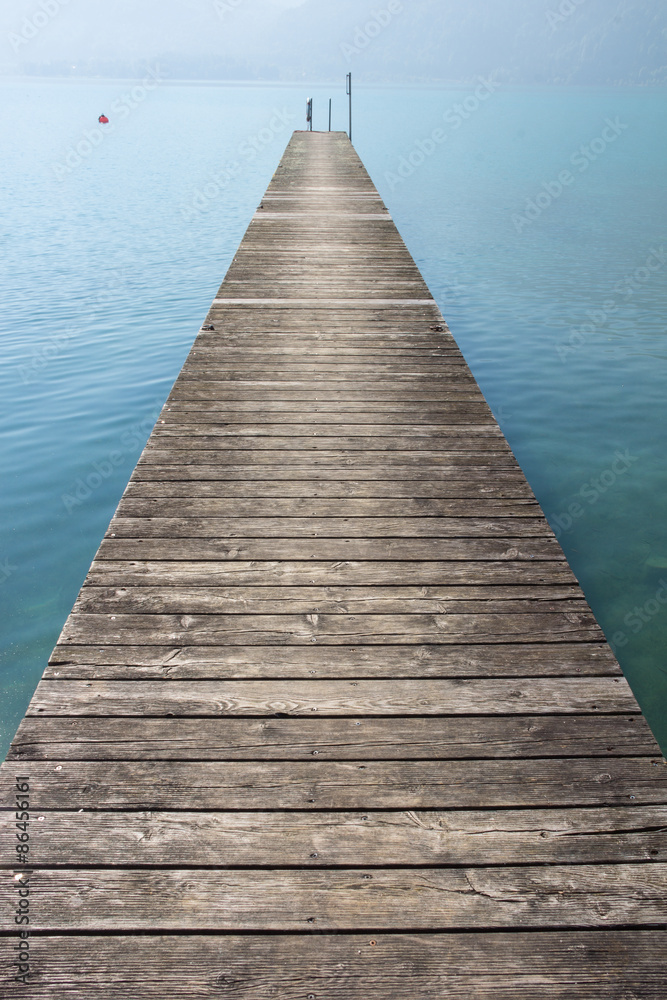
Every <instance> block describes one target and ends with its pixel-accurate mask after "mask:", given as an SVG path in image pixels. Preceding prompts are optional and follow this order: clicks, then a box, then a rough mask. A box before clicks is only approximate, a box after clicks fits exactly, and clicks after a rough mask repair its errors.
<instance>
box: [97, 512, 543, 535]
mask: <svg viewBox="0 0 667 1000" xmlns="http://www.w3.org/2000/svg"><path fill="white" fill-rule="evenodd" d="M109 530H110V533H111V535H113V537H115V538H141V537H150V538H165V539H171V538H299V539H303V538H350V537H352V538H363V539H371V538H438V539H440V538H457V539H460V538H498V537H500V538H506V537H507V536H508V535H511V536H513V537H515V538H551V537H553V535H552V531H551V528H550V527H549V525H548V524H547V522H546V521H545V520H544V518H537V517H534V518H508V517H498V518H492V517H488V518H481V517H406V518H402V517H228V518H224V517H180V518H179V517H160V516H158V515H153V516H148V517H124V516H122V515H118V514H116V515H115V517H114V518H113V520H112V521H111V524H110V526H109Z"/></svg>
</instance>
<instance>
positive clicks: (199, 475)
mask: <svg viewBox="0 0 667 1000" xmlns="http://www.w3.org/2000/svg"><path fill="white" fill-rule="evenodd" d="M132 478H133V481H134V482H142V481H144V482H146V481H151V480H158V481H159V480H163V481H168V482H171V483H177V482H179V481H194V482H197V483H202V482H206V481H207V480H215V481H216V482H234V481H237V482H242V483H247V484H248V488H249V489H251V488H252V483H253V481H254V480H259V481H261V482H266V481H267V480H273V481H274V484H275V486H274V488H278V486H279V485H280V483H281V482H286V483H289V484H295V483H296V484H298V483H299V481H300V480H305V481H306V482H309V483H313V482H318V481H319V482H322V483H323V484H326V483H327V482H334V483H336V488H338V484H339V483H341V482H351V483H353V484H359V483H361V484H363V483H364V480H367V481H369V482H370V483H371V485H370V486H369V487H367V488H368V489H375V490H376V492H375V493H371V494H370V495H371V496H378V495H379V496H387V495H389V496H391V495H398V496H400V495H401V494H400V493H393V494H392V493H391V492H390V493H389V494H387V492H385V491H386V490H387V488H388V487H387V483H401V482H403V483H404V486H405V481H409V482H410V483H415V484H417V485H416V486H415V491H416V492H415V493H414V496H420V495H421V494H420V492H419V483H420V482H423V483H425V484H426V485H425V489H427V490H429V491H430V490H433V485H434V484H437V483H440V482H442V483H443V484H445V485H443V487H442V492H441V493H440V495H441V496H447V492H446V491H447V486H446V483H447V482H449V481H451V482H452V483H453V484H454V488H456V487H458V488H460V484H461V482H463V483H465V488H466V490H468V489H473V490H474V489H475V487H476V486H477V488H478V489H480V490H481V488H482V485H485V486H486V491H485V494H481V495H488V494H489V493H494V491H495V490H496V489H498V488H502V486H503V484H504V483H509V484H510V485H511V486H515V485H516V484H517V483H518V482H519V479H520V473H519V470H518V467H517V468H515V469H511V468H507V469H491V468H487V466H486V465H481V464H479V463H478V464H477V465H476V466H472V465H471V466H465V467H464V466H456V465H449V464H446V463H444V462H443V463H442V464H439V465H438V464H433V465H425V466H422V467H416V466H409V465H401V464H400V463H399V464H392V465H379V464H378V465H371V464H368V465H367V466H365V467H363V468H349V469H348V468H347V467H346V463H344V462H343V463H341V465H340V466H339V467H338V468H334V467H332V468H320V467H319V466H318V467H316V468H314V467H312V466H310V465H308V464H307V462H306V461H305V459H304V460H302V461H301V462H300V463H299V464H297V465H293V466H285V465H284V464H282V465H272V466H268V465H259V466H252V465H243V464H238V463H236V462H234V463H232V462H231V461H230V460H229V459H227V460H226V461H225V462H216V463H214V464H213V465H183V464H175V465H166V466H164V465H163V466H160V465H155V464H153V463H147V464H145V465H144V464H142V465H137V467H136V468H135V470H134V472H133V474H132ZM496 480H500V484H499V487H497V486H493V485H492V484H493V483H494V482H496ZM524 483H525V480H524ZM286 488H287V489H290V488H291V487H290V486H287V487H286ZM362 488H363V487H362ZM399 488H400V487H399ZM378 489H379V490H380V492H377V491H378ZM390 489H392V490H393V486H391V487H390ZM249 495H250V494H249ZM279 495H280V494H279ZM362 495H363V494H362ZM427 495H433V494H432V493H428V494H427ZM456 495H459V496H460V495H461V494H460V493H459V494H455V496H456ZM466 495H469V494H468V493H463V496H466ZM476 495H478V494H477V493H475V492H473V493H472V496H476ZM495 495H500V496H503V495H504V494H502V493H501V494H495ZM519 495H520V496H523V495H525V494H523V493H520V494H519Z"/></svg>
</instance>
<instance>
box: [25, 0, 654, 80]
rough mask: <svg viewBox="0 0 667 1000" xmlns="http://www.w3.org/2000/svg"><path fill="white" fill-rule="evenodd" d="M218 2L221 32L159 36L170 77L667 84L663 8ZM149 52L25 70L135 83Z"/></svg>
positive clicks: (632, 1)
mask: <svg viewBox="0 0 667 1000" xmlns="http://www.w3.org/2000/svg"><path fill="white" fill-rule="evenodd" d="M217 2H218V3H222V7H221V8H220V11H219V12H218V13H219V17H218V18H216V23H215V25H214V27H216V29H217V30H215V31H210V30H208V31H207V30H205V29H204V24H205V23H206V22H205V21H204V20H203V18H202V15H201V12H200V14H199V21H200V22H201V24H199V23H197V24H196V25H194V26H193V25H191V26H190V29H191V30H190V34H189V35H185V36H184V38H183V40H182V46H183V51H181V52H178V53H176V52H174V51H173V50H171V49H170V48H166V47H165V48H163V49H160V48H159V45H160V42H159V40H156V48H155V49H154V52H153V53H151V55H150V58H152V59H153V61H154V62H155V61H157V62H159V63H160V66H161V68H162V70H163V72H164V74H165V76H166V77H167V78H169V79H210V80H215V79H223V80H224V79H246V80H276V81H278V80H283V81H302V80H303V81H309V82H313V83H317V82H320V81H321V82H325V81H329V80H332V79H336V80H338V79H340V76H341V74H344V73H346V72H348V71H353V72H354V73H355V76H356V79H357V80H358V81H360V82H366V83H411V82H413V83H425V84H427V83H438V82H446V83H453V82H456V83H467V82H469V81H471V80H475V79H477V78H478V77H479V76H493V77H494V79H496V80H498V81H499V82H501V83H509V84H523V85H539V84H589V85H591V84H592V85H595V84H599V85H612V84H644V85H648V84H664V83H667V3H665V0H377V2H369V0H305V2H304V3H303V4H302V5H301V6H299V7H295V8H292V9H288V10H283V11H279V10H278V9H277V8H276V7H275V6H271V5H267V3H266V0H236V6H235V7H234V6H233V5H232V6H230V9H229V11H227V9H226V6H225V3H224V0H217ZM209 22H210V12H209ZM218 22H219V23H218ZM148 55H149V54H148V53H147V52H146V51H145V50H143V51H142V52H137V53H136V56H135V58H133V59H131V60H129V59H127V58H123V57H121V56H120V55H114V54H113V53H110V52H104V53H103V52H101V51H100V52H94V53H90V54H88V55H86V56H85V57H84V58H83V59H78V60H77V61H76V68H75V69H74V68H73V66H72V60H71V59H62V60H53V59H52V60H50V61H49V62H39V61H37V60H36V59H34V60H33V61H28V59H27V57H26V59H25V60H22V61H21V63H20V66H19V67H18V70H19V71H23V72H27V73H34V74H44V73H52V74H55V75H108V76H135V75H138V73H139V72H140V71H141V69H142V68H143V67H144V66H145V64H146V62H147V59H148Z"/></svg>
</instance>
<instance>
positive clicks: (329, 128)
mask: <svg viewBox="0 0 667 1000" xmlns="http://www.w3.org/2000/svg"><path fill="white" fill-rule="evenodd" d="M329 131H331V98H329Z"/></svg>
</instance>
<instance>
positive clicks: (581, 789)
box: [0, 754, 667, 861]
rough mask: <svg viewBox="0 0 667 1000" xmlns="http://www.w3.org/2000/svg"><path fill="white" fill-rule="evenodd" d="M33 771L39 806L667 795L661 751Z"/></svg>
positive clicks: (5, 799) (399, 803) (643, 798)
mask: <svg viewBox="0 0 667 1000" xmlns="http://www.w3.org/2000/svg"><path fill="white" fill-rule="evenodd" d="M24 767H25V765H24V764H22V768H24ZM14 770H15V766H14V764H13V763H12V764H11V766H10V767H7V766H5V768H4V769H3V770H2V771H0V792H1V793H2V799H1V804H2V805H4V806H5V808H6V807H7V806H8V805H10V804H11V803H13V801H14V795H13V789H14ZM29 771H30V779H31V783H32V786H33V787H34V792H33V809H36V810H39V809H61V810H62V809H96V810H97V809H104V810H106V809H114V810H116V809H120V810H128V809H129V810H134V809H183V808H184V807H186V806H187V807H188V808H190V809H193V810H200V809H212V810H220V809H241V810H244V809H257V810H267V809H281V810H282V809H308V810H311V809H370V808H374V809H478V808H480V806H481V805H482V804H483V806H484V808H487V809H494V808H498V809H506V808H516V809H520V808H544V809H547V808H554V807H560V806H565V807H572V806H591V805H596V806H601V805H606V806H610V805H621V806H627V805H633V804H634V805H649V804H653V805H664V804H665V803H666V802H667V767H665V766H664V764H663V762H662V758H661V757H660V755H659V754H656V756H655V757H620V758H619V757H617V758H608V759H604V760H600V759H598V758H570V759H567V760H556V759H547V760H545V759H538V760H535V759H520V760H508V761H505V760H481V761H480V760H476V761H458V760H454V761H446V762H442V761H438V760H437V759H432V760H428V761H423V760H418V761H388V762H383V761H371V760H369V761H367V762H365V761H363V760H355V761H350V762H330V761H319V760H318V759H317V758H316V757H315V758H312V759H311V760H310V761H306V762H303V761H297V762H274V761H261V762H252V761H241V762H231V763H226V762H218V761H215V762H210V761H201V762H197V763H190V762H187V761H151V760H148V761H141V762H137V761H130V762H109V761H104V762H96V761H65V760H63V761H58V760H52V761H49V762H48V763H46V762H42V761H34V762H32V763H31V764H30V767H29ZM74 860H75V859H73V861H74Z"/></svg>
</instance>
